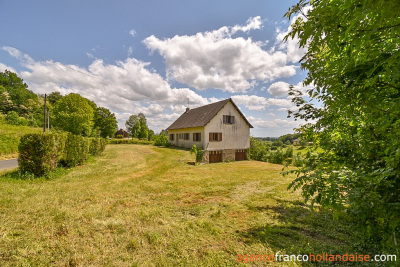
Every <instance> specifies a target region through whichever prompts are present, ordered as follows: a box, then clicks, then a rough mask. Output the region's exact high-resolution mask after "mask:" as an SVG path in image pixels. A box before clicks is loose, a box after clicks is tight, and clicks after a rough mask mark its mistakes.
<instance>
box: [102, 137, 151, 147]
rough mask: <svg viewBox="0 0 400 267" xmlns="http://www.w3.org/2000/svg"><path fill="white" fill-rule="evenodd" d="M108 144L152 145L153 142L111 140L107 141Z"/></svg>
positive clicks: (135, 139) (134, 139)
mask: <svg viewBox="0 0 400 267" xmlns="http://www.w3.org/2000/svg"><path fill="white" fill-rule="evenodd" d="M107 144H111V145H118V144H135V145H152V144H154V142H153V141H148V140H139V139H138V138H132V139H111V140H108V141H107Z"/></svg>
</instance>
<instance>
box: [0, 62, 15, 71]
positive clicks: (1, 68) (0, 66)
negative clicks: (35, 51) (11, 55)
mask: <svg viewBox="0 0 400 267" xmlns="http://www.w3.org/2000/svg"><path fill="white" fill-rule="evenodd" d="M5 70H9V71H11V72H16V71H15V70H14V68H12V67H10V66H7V65H5V64H3V63H1V62H0V71H1V72H4V71H5Z"/></svg>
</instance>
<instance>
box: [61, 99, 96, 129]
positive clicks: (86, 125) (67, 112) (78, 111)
mask: <svg viewBox="0 0 400 267" xmlns="http://www.w3.org/2000/svg"><path fill="white" fill-rule="evenodd" d="M94 113H95V111H94V110H93V107H92V105H91V104H90V103H89V100H88V99H86V98H84V97H82V96H80V95H79V94H73V93H71V94H69V95H66V96H64V97H63V98H62V99H60V100H59V101H58V102H57V103H56V105H55V107H54V110H53V116H54V122H53V125H54V126H55V127H57V128H59V129H62V130H64V131H67V132H71V133H73V134H76V135H83V136H90V135H91V134H92V130H93V126H94Z"/></svg>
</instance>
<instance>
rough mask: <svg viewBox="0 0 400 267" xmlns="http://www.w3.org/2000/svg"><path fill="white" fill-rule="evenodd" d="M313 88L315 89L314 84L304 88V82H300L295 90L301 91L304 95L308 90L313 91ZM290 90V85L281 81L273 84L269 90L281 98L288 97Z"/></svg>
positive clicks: (295, 86)
mask: <svg viewBox="0 0 400 267" xmlns="http://www.w3.org/2000/svg"><path fill="white" fill-rule="evenodd" d="M313 87H314V85H313V84H311V85H307V86H304V85H303V82H299V83H297V84H295V85H293V89H295V90H299V91H301V92H302V93H305V92H306V91H307V90H308V89H311V88H313ZM289 88H290V84H289V83H287V82H282V81H279V82H275V83H273V84H271V86H270V87H269V88H268V93H270V94H271V95H273V96H276V97H281V96H285V97H288V92H289Z"/></svg>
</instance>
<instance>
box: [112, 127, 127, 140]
mask: <svg viewBox="0 0 400 267" xmlns="http://www.w3.org/2000/svg"><path fill="white" fill-rule="evenodd" d="M121 136H122V137H123V138H128V137H129V134H128V132H126V131H124V129H119V130H118V131H117V132H116V133H115V134H114V138H119V137H121Z"/></svg>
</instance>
